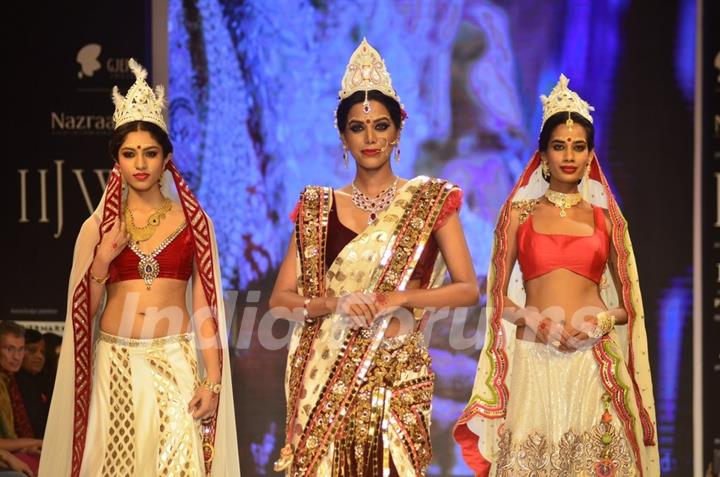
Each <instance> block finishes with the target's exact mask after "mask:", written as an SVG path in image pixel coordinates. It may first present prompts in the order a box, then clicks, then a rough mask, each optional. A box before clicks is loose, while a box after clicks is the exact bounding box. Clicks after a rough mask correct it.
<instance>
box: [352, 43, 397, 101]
mask: <svg viewBox="0 0 720 477" xmlns="http://www.w3.org/2000/svg"><path fill="white" fill-rule="evenodd" d="M373 89H376V90H378V91H380V92H381V93H383V94H385V95H387V96H390V97H391V98H393V99H394V100H395V101H397V102H398V103H400V96H398V94H397V93H396V92H395V89H394V88H393V86H392V80H391V79H390V73H389V72H388V70H387V68H386V67H385V61H383V59H382V57H381V56H380V53H378V51H377V50H376V49H375V48H373V47H372V46H370V43H368V41H367V39H365V38H363V41H362V42H361V43H360V46H358V47H357V48H356V49H355V52H354V53H353V54H352V56H351V57H350V61H349V62H348V65H347V68H346V69H345V76H343V79H342V89H341V90H340V92H339V93H338V96H340V99H341V100H343V99H345V98H347V97H348V96H350V95H352V94H353V93H355V92H357V91H371V90H373Z"/></svg>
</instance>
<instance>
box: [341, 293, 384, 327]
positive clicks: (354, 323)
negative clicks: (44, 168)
mask: <svg viewBox="0 0 720 477" xmlns="http://www.w3.org/2000/svg"><path fill="white" fill-rule="evenodd" d="M378 311H379V307H378V305H377V302H376V299H375V295H374V294H373V293H364V292H353V293H350V294H348V295H342V296H340V297H338V299H337V308H336V312H337V313H340V314H341V315H343V316H346V317H348V318H349V319H350V320H351V324H350V327H351V328H352V329H354V330H356V329H358V328H367V327H368V326H370V325H371V324H372V322H373V320H374V319H375V315H376V314H377V312H378Z"/></svg>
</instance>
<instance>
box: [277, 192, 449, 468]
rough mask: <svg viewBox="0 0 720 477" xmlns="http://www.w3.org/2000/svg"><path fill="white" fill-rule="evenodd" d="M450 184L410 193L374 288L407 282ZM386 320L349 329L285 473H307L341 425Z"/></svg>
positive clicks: (382, 333) (391, 288)
mask: <svg viewBox="0 0 720 477" xmlns="http://www.w3.org/2000/svg"><path fill="white" fill-rule="evenodd" d="M451 190H452V186H451V185H450V184H449V183H447V182H446V181H443V180H439V179H425V182H424V183H423V184H421V185H420V186H418V187H417V188H416V190H415V191H414V192H413V195H412V198H411V200H410V201H409V204H408V206H409V207H407V208H405V212H404V213H403V215H402V217H401V218H400V220H399V222H398V226H397V227H396V230H397V232H396V235H395V236H394V242H392V241H391V243H392V245H391V247H389V249H388V250H387V252H386V254H385V255H384V256H383V258H382V259H381V267H378V270H377V272H376V276H375V277H373V282H374V283H375V284H376V285H375V286H374V287H373V289H374V290H376V291H393V290H396V289H398V288H399V287H401V286H404V284H406V283H407V280H408V279H409V277H410V276H411V275H412V270H413V269H414V266H415V264H416V262H417V259H418V254H417V253H415V252H416V251H417V250H418V248H419V247H421V246H424V244H425V243H426V242H427V239H428V238H429V237H430V234H431V233H432V229H433V226H434V224H435V221H436V219H437V217H438V215H439V213H440V210H441V208H442V204H443V203H444V201H445V199H446V198H447V196H448V194H449V193H450V192H451ZM386 328H387V320H383V321H382V322H380V324H379V326H377V327H376V328H374V329H371V330H362V331H358V332H354V333H349V334H348V337H347V338H346V340H345V342H344V343H343V345H342V346H341V349H340V353H339V356H338V358H337V360H336V361H335V363H334V364H333V366H332V369H331V371H330V378H329V379H328V381H327V382H326V383H325V384H324V385H323V388H322V390H321V391H320V398H319V399H318V400H317V402H316V404H315V406H314V408H313V409H312V411H311V413H310V418H309V419H308V424H307V425H306V426H305V428H304V429H303V434H302V436H301V438H300V440H299V443H298V446H297V448H296V450H295V459H294V461H293V467H292V471H291V474H292V475H293V476H296V477H300V476H307V475H310V474H312V472H313V471H314V469H315V466H316V465H317V464H318V462H319V460H320V458H321V457H322V456H323V455H324V454H325V452H326V451H327V447H328V445H329V443H330V442H331V440H332V437H333V435H334V433H335V432H337V430H338V429H339V428H340V427H341V426H342V421H343V419H344V417H345V416H346V414H347V408H348V406H349V405H350V403H351V402H352V400H353V399H354V398H355V395H356V393H357V390H358V387H359V384H360V383H361V381H362V379H363V378H364V377H365V375H366V374H367V371H368V369H369V367H370V365H371V364H372V358H373V355H374V353H375V351H376V350H377V348H378V346H379V344H380V342H381V340H382V337H383V336H384V335H385V330H386Z"/></svg>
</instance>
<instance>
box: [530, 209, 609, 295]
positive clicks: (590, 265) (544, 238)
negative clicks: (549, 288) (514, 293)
mask: <svg viewBox="0 0 720 477" xmlns="http://www.w3.org/2000/svg"><path fill="white" fill-rule="evenodd" d="M593 218H594V222H595V224H594V231H593V234H592V235H565V234H541V233H538V232H536V231H535V229H534V228H533V226H532V214H531V215H530V216H529V217H528V219H527V220H526V221H525V223H523V224H522V225H520V227H519V228H518V232H517V240H518V242H517V244H518V245H517V247H518V262H519V263H520V270H522V274H523V279H524V280H525V281H528V280H532V279H533V278H537V277H539V276H541V275H544V274H546V273H549V272H552V271H553V270H557V269H558V268H564V269H566V270H570V271H571V272H575V273H577V274H578V275H581V276H583V277H585V278H587V279H588V280H592V281H593V282H595V283H597V284H600V281H601V280H602V275H603V272H604V271H605V264H606V263H607V260H608V256H609V254H610V237H609V236H608V232H607V227H606V226H605V214H603V211H602V209H601V208H600V207H595V206H593Z"/></svg>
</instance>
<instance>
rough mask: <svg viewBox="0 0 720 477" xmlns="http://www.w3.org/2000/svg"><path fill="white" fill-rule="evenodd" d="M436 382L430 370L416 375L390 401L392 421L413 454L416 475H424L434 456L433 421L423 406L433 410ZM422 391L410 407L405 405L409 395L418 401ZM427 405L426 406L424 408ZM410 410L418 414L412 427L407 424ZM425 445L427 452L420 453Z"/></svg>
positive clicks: (412, 459)
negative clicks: (418, 376)
mask: <svg viewBox="0 0 720 477" xmlns="http://www.w3.org/2000/svg"><path fill="white" fill-rule="evenodd" d="M434 384H435V375H434V374H433V373H430V374H429V375H428V376H423V377H421V378H417V379H413V380H412V381H409V382H407V383H404V384H402V385H401V386H399V387H398V388H396V389H394V390H393V399H392V401H391V404H390V412H391V413H392V419H391V421H392V423H393V424H394V425H395V426H396V427H397V428H398V429H400V433H399V435H398V437H399V438H400V440H401V441H402V444H403V447H405V451H406V452H407V454H408V455H409V456H410V461H411V462H412V464H413V468H414V469H415V473H416V475H423V472H424V471H425V470H426V469H427V468H428V466H429V465H430V461H431V460H432V446H431V445H430V435H429V434H428V432H427V431H428V430H429V427H430V426H429V423H428V422H425V420H426V417H425V415H424V414H423V410H425V411H429V410H430V406H431V403H432V392H433V387H434ZM417 394H420V395H421V399H419V400H417V402H414V403H413V404H412V405H411V406H409V409H407V410H406V409H405V408H404V406H405V404H404V401H405V396H408V398H409V399H411V400H413V401H416V398H415V395H417ZM423 408H425V409H423ZM408 411H410V413H411V414H410V415H412V416H413V417H414V422H413V425H412V427H409V424H408V425H406V424H405V418H406V414H407V413H408ZM428 414H429V413H428ZM423 445H424V446H425V448H426V449H427V452H425V453H424V455H419V454H418V450H419V449H421V448H422V446H423Z"/></svg>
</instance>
